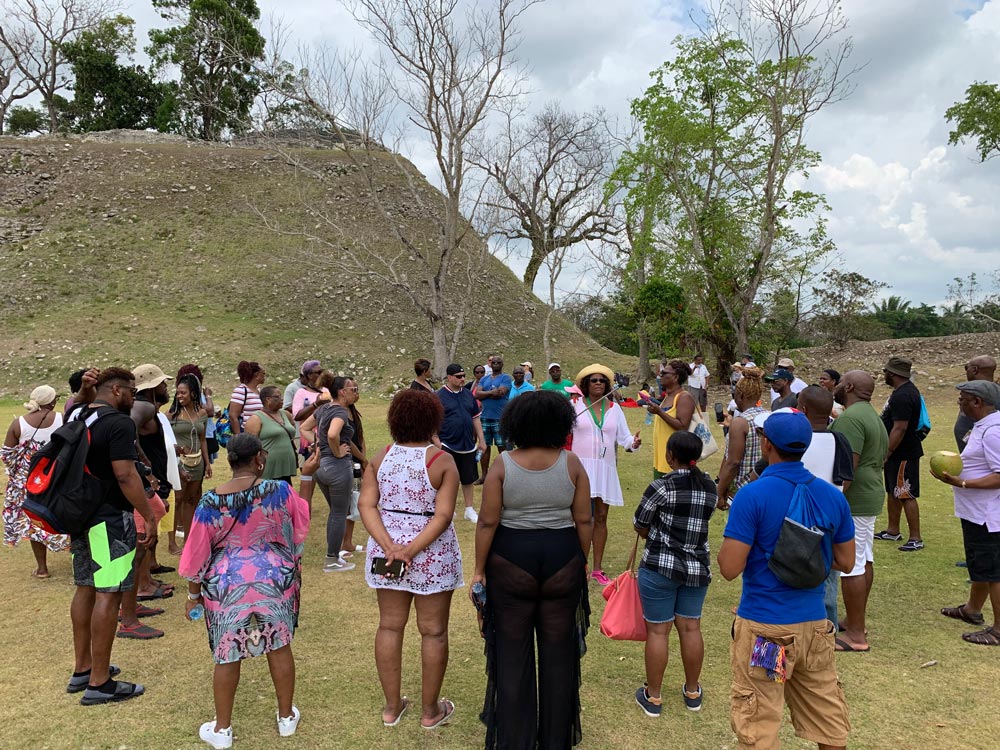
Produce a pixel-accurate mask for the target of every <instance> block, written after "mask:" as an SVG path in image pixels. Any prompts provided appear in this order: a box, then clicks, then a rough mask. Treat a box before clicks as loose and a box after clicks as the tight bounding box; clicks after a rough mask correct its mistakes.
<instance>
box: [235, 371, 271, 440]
mask: <svg viewBox="0 0 1000 750" xmlns="http://www.w3.org/2000/svg"><path fill="white" fill-rule="evenodd" d="M229 403H230V404H240V405H242V406H243V411H241V412H240V423H241V424H246V423H247V420H248V419H250V417H251V415H253V414H254V412H258V411H260V410H261V409H263V408H264V404H262V403H261V400H260V394H259V393H257V391H256V390H254V389H252V388H250V386H247V385H244V384H243V383H240V384H239V385H238V386H236V388H234V389H233V395H232V396H230V397H229ZM234 432H235V430H234Z"/></svg>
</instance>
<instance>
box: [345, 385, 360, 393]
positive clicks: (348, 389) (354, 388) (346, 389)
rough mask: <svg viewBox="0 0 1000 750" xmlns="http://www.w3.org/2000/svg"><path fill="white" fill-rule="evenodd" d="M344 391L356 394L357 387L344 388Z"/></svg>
mask: <svg viewBox="0 0 1000 750" xmlns="http://www.w3.org/2000/svg"><path fill="white" fill-rule="evenodd" d="M344 390H345V391H353V392H354V393H357V392H358V386H354V387H353V388H345V389H344Z"/></svg>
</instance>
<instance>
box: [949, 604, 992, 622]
mask: <svg viewBox="0 0 1000 750" xmlns="http://www.w3.org/2000/svg"><path fill="white" fill-rule="evenodd" d="M941 614H942V615H944V616H945V617H950V618H952V619H953V620H961V621H962V622H967V623H969V624H970V625H982V624H983V623H984V622H985V620H984V619H983V613H982V612H978V613H975V614H973V613H972V612H966V611H965V603H962V604H959V605H958V606H957V607H944V608H943V609H942V610H941Z"/></svg>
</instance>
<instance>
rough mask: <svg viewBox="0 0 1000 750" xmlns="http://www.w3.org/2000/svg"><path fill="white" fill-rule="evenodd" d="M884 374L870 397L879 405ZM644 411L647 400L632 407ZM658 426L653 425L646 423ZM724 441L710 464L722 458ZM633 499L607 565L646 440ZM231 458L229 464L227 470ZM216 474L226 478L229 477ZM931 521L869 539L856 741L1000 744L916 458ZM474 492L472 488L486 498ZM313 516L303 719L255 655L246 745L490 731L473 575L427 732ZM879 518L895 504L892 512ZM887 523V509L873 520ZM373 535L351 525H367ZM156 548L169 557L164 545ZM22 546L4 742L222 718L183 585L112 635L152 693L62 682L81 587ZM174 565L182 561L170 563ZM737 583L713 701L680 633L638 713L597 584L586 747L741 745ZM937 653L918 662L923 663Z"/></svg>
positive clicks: (785, 733) (150, 733) (995, 653)
mask: <svg viewBox="0 0 1000 750" xmlns="http://www.w3.org/2000/svg"><path fill="white" fill-rule="evenodd" d="M885 394H886V389H885V387H884V386H882V387H880V389H879V393H878V394H877V395H876V398H875V403H876V405H877V406H881V403H882V401H883V400H884V398H885ZM928 395H929V396H930V405H931V413H932V417H933V420H934V425H935V426H934V431H933V432H932V433H931V436H930V437H929V438H928V441H927V443H926V444H925V449H926V450H927V451H932V450H939V449H945V448H950V447H951V446H952V437H951V425H952V423H953V421H954V416H955V409H956V407H955V391H954V390H949V389H946V388H938V389H934V390H932V391H929V393H928ZM14 407H15V405H14V404H7V405H6V406H0V424H7V420H9V419H10V417H11V416H12V415H13V414H14V413H15V411H14ZM362 412H363V414H364V416H365V418H366V427H367V429H368V431H369V435H370V437H369V442H370V444H371V445H373V446H378V445H382V444H384V443H386V442H388V436H387V434H386V429H385V425H384V412H385V404H384V403H383V402H379V401H376V400H366V401H365V402H363V404H362ZM629 418H630V422H631V424H632V426H633V429H634V428H635V427H638V426H639V425H640V424H641V423H642V420H643V414H642V413H641V412H639V411H638V410H631V411H630V413H629ZM642 434H643V436H644V437H645V438H646V439H647V440H650V441H651V437H652V436H651V430H650V429H649V428H644V429H643V433H642ZM718 461H719V459H718V457H713V459H712V460H710V461H709V462H707V464H706V466H705V468H706V470H708V471H710V472H715V471H716V470H717V467H718ZM619 466H620V472H621V477H622V484H623V489H624V492H625V497H626V507H625V508H623V509H613V510H612V511H611V515H610V526H611V534H610V539H609V544H608V554H607V564H606V566H605V567H606V569H607V570H608V572H609V574H613V573H614V572H616V571H618V570H620V569H621V568H622V567H623V566H624V563H625V558H626V556H627V553H628V549H629V548H630V546H631V543H632V539H633V538H634V537H633V536H632V534H631V532H630V521H631V512H632V510H634V507H635V504H636V500H637V499H638V497H639V495H640V494H641V492H642V491H643V489H644V488H645V486H646V482H647V478H648V477H649V473H650V454H649V443H647V444H646V445H645V446H643V448H642V449H641V451H640V452H639V453H638V454H636V455H629V454H626V455H623V456H621V458H620V464H619ZM224 473H225V472H220V474H224ZM223 479H224V476H219V477H217V478H216V480H215V481H223ZM922 482H923V488H922V489H923V497H922V498H921V508H922V519H921V520H922V523H923V526H924V538H925V540H926V541H927V548H926V549H925V550H924V551H922V552H919V553H911V554H905V553H901V552H897V551H896V549H895V546H896V545H893V544H889V543H883V542H879V543H878V546H877V548H876V551H875V554H876V561H875V576H876V577H875V587H874V591H873V593H872V602H871V605H870V608H869V619H868V625H869V628H870V631H871V635H870V641H871V644H872V651H871V653H869V654H843V655H838V657H837V665H838V670H839V672H840V677H841V680H842V681H843V683H844V685H845V689H846V693H847V698H848V702H849V705H850V710H851V721H852V724H853V731H852V734H851V739H850V745H851V747H854V748H865V749H866V750H867V749H871V750H905V749H914V750H915V749H917V748H919V749H920V750H923V749H924V748H927V747H935V748H937V747H940V748H949V749H950V750H958V749H961V748H969V749H973V748H986V747H990V746H991V743H992V740H990V739H989V738H990V737H992V736H993V735H994V733H995V727H996V706H997V705H998V704H1000V679H998V677H1000V668H998V664H1000V649H996V650H992V649H988V648H984V647H979V646H972V645H968V644H965V643H963V642H962V641H961V639H960V634H961V633H962V632H963V631H964V630H969V629H971V628H969V627H967V626H964V625H963V624H962V623H959V622H956V621H954V620H948V619H945V618H943V617H942V616H941V615H940V614H938V610H939V609H940V608H941V607H942V606H950V605H955V604H958V603H960V602H962V601H964V599H965V597H966V596H967V592H968V586H967V585H966V583H965V579H966V575H965V571H964V570H960V569H958V568H956V567H954V562H955V561H956V560H959V559H961V558H962V547H961V539H960V531H959V524H958V521H957V520H956V519H955V518H954V517H953V515H952V505H951V493H950V491H946V488H945V487H944V485H941V484H940V483H938V482H936V481H934V480H933V479H932V478H931V477H930V475H929V474H928V473H927V470H926V466H924V472H923V474H922ZM477 502H478V498H477ZM314 510H315V512H316V517H315V520H314V522H313V525H312V529H311V531H310V535H309V540H308V543H307V551H306V557H305V564H304V569H303V579H304V583H303V593H302V597H303V598H302V626H301V628H300V630H299V631H298V634H297V636H296V639H295V643H294V650H295V653H296V657H297V665H298V680H297V694H296V702H297V704H298V705H299V707H300V708H301V710H302V716H303V718H302V723H301V725H300V728H299V732H298V734H297V735H296V737H295V738H294V739H289V740H282V741H280V742H279V741H278V739H277V734H276V730H275V726H274V710H275V707H274V698H273V691H272V688H271V684H270V679H269V677H268V674H267V668H266V663H265V661H264V660H263V659H256V660H252V661H250V662H247V663H246V664H244V671H243V681H242V683H241V685H240V689H239V691H238V694H237V700H236V710H235V716H234V726H235V728H236V734H237V738H238V739H237V742H236V745H235V747H238V748H242V750H263V749H264V748H268V749H270V748H274V747H287V748H330V749H339V748H387V749H388V748H391V749H392V750H397V749H399V748H424V747H426V748H435V750H437V749H439V748H456V749H458V748H463V749H464V748H473V747H477V746H481V744H482V738H483V729H482V726H481V725H480V724H479V722H478V719H477V715H478V713H479V710H480V708H481V707H482V696H483V690H484V687H485V677H484V674H483V655H482V644H481V641H480V639H479V637H478V634H477V631H476V626H475V618H474V614H473V608H472V605H471V604H470V603H469V602H468V599H467V598H466V592H465V590H464V589H463V590H461V591H459V592H458V593H457V594H456V597H455V600H454V604H453V608H452V619H451V628H450V639H451V659H450V663H449V668H448V673H447V675H446V677H445V683H444V689H443V695H444V696H445V697H449V698H451V699H453V700H454V701H455V703H456V705H457V713H456V718H455V721H454V724H452V725H451V726H448V727H445V728H442V729H441V730H440V731H437V732H433V733H428V732H425V731H423V730H421V729H420V728H419V727H418V726H417V725H418V723H419V722H418V719H417V715H415V714H412V713H411V714H410V715H409V716H408V717H407V719H406V720H404V722H403V724H402V725H401V726H400V727H398V728H396V729H392V730H388V729H384V728H383V727H382V725H381V722H380V710H381V706H382V695H381V691H380V688H379V684H378V679H377V675H376V672H375V665H374V660H373V653H372V652H373V639H374V633H375V627H376V623H377V608H376V604H375V597H374V594H373V592H372V591H371V590H369V589H368V588H367V587H366V586H365V584H364V581H363V576H362V575H361V571H360V570H355V571H352V572H350V573H347V574H336V575H332V574H331V575H324V574H323V573H322V572H321V570H320V569H321V567H322V555H323V553H324V549H323V546H324V541H323V540H324V524H325V520H326V508H325V506H324V503H323V501H322V498H321V497H319V493H317V498H316V502H314ZM880 520H884V516H883V518H882V519H880ZM724 524H725V516H724V514H718V515H717V516H716V517H715V518H713V520H712V524H711V544H712V550H713V555H714V553H715V552H716V551H717V550H718V547H719V542H720V539H721V534H722V530H723V527H724ZM456 528H457V530H458V534H459V539H460V542H461V545H462V551H463V556H464V561H465V571H466V577H467V579H468V577H469V576H470V575H471V565H472V559H473V529H472V526H471V524H469V523H467V522H465V521H461V520H457V521H456ZM879 528H881V525H880V526H879ZM363 538H364V534H363V533H358V534H357V535H356V539H357V541H361V540H362V539H363ZM161 559H171V558H168V557H167V556H166V555H165V554H164V555H162V557H161ZM31 564H32V563H31V553H30V549H29V548H28V546H27V545H21V546H19V547H18V548H16V549H15V550H4V552H3V554H0V577H2V580H3V581H4V592H5V599H4V600H5V602H6V604H7V607H8V615H7V618H6V622H7V628H6V630H7V633H8V635H7V644H8V645H7V650H8V658H7V659H6V660H5V661H4V663H3V665H2V667H0V681H2V683H3V684H4V685H5V686H6V688H5V690H4V714H5V716H6V717H7V718H6V719H5V721H4V730H3V735H2V737H3V739H2V741H0V745H2V746H4V747H13V746H15V744H16V745H21V746H24V747H37V748H157V749H159V748H163V749H174V748H178V749H181V750H188V749H189V748H190V749H191V750H193V749H194V748H197V747H200V744H199V742H198V741H197V729H198V725H199V724H200V723H201V722H203V721H206V720H208V719H210V718H211V717H212V695H211V673H212V662H211V657H210V654H209V652H208V648H207V644H206V638H205V632H204V629H203V627H202V626H200V625H198V624H192V623H188V622H187V621H186V620H184V619H183V616H182V612H183V596H180V597H177V596H175V597H174V598H172V599H169V600H167V601H166V602H165V606H166V609H167V612H166V614H164V615H161V616H159V617H156V618H153V619H151V620H150V624H153V625H156V626H157V627H160V628H163V629H164V630H166V631H167V635H166V637H164V638H162V639H160V640H157V641H152V642H148V643H137V642H132V641H117V642H116V643H115V649H114V661H115V663H117V664H119V665H121V666H122V667H123V669H124V675H123V676H124V677H125V678H126V679H131V680H137V681H139V682H143V683H145V684H146V687H147V690H148V693H147V695H145V696H143V697H142V698H139V699H137V700H135V701H131V702H129V703H125V704H122V705H120V706H110V707H97V708H83V707H81V706H79V705H78V703H77V701H76V700H75V699H74V698H73V697H71V696H68V695H66V694H65V693H64V692H63V689H64V686H65V681H66V679H67V678H68V676H69V671H70V668H71V666H72V647H71V637H70V625H69V618H68V607H69V601H70V598H71V596H72V591H73V589H72V586H71V580H70V559H69V556H68V555H65V554H62V555H55V556H53V557H52V563H51V566H50V567H51V571H52V573H53V578H52V579H51V580H49V581H37V580H35V579H33V578H31V577H30V576H29V575H28V573H29V571H30V570H31ZM167 578H169V579H174V578H175V576H174V575H169V576H167ZM739 592H740V583H739V581H738V580H737V581H733V582H726V581H725V580H723V579H722V577H721V576H719V575H716V577H715V580H714V582H713V583H712V585H711V587H710V589H709V595H708V600H707V602H706V605H705V612H704V619H703V630H704V635H705V643H706V656H705V669H704V674H703V678H702V684H703V685H704V689H705V704H704V708H703V710H702V711H701V713H699V714H692V713H690V712H688V711H686V710H685V709H684V706H683V702H682V700H681V696H680V684H681V681H682V673H681V670H680V660H679V655H678V651H677V642H676V639H675V638H672V642H671V649H672V651H671V663H670V665H669V666H668V669H667V675H666V679H665V699H666V700H665V705H664V715H663V716H662V717H661V718H660V719H658V720H652V719H648V718H647V717H645V716H644V715H643V714H642V713H641V712H640V710H639V708H638V707H637V706H636V705H635V704H634V701H633V699H632V693H633V692H634V691H635V688H636V687H637V686H638V685H640V684H641V683H642V681H643V655H642V645H641V644H638V643H619V642H613V641H609V640H608V639H606V638H604V637H603V636H602V635H601V634H600V632H599V630H598V623H599V620H600V614H601V611H602V609H603V606H604V601H603V599H602V598H601V596H600V591H599V589H597V588H596V587H594V586H591V590H590V595H591V604H592V606H593V608H594V619H593V627H592V629H591V632H590V636H589V639H588V646H589V652H588V653H587V655H586V656H585V657H584V660H583V688H582V702H583V707H584V712H583V732H584V740H583V744H582V747H584V748H587V749H588V750H594V749H599V748H637V749H640V748H641V749H642V750H647V749H648V748H654V747H670V748H674V749H677V750H685V749H690V750H702V749H703V748H711V749H713V750H716V749H718V750H724V749H726V748H735V738H734V737H733V735H732V733H731V731H730V728H729V706H728V691H729V676H730V675H729V655H728V647H729V628H730V624H731V622H732V616H731V615H730V607H732V606H733V605H734V604H736V602H737V600H738V597H739ZM406 637H407V640H406V643H405V653H404V665H403V685H404V692H405V693H407V694H408V695H409V696H411V697H413V696H418V695H419V689H420V687H419V685H420V683H419V651H418V648H419V639H418V634H417V632H416V628H415V624H414V623H413V621H412V619H411V623H410V625H409V627H408V631H407V636H406ZM932 660H934V661H936V662H937V664H936V666H933V667H928V668H925V669H921V668H920V667H921V665H922V664H924V663H925V662H928V661H932ZM782 741H783V746H784V747H786V748H793V749H798V748H806V747H814V746H813V745H809V744H808V743H803V742H801V741H799V740H797V739H796V738H795V737H794V736H793V733H792V731H791V726H790V725H789V724H787V723H786V726H785V727H784V729H783V730H782Z"/></svg>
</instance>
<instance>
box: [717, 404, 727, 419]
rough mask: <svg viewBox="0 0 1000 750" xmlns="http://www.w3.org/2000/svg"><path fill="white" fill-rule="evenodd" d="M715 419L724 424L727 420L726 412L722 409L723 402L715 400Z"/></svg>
mask: <svg viewBox="0 0 1000 750" xmlns="http://www.w3.org/2000/svg"><path fill="white" fill-rule="evenodd" d="M715 421H716V422H718V423H719V424H722V423H723V422H725V421H726V412H725V411H723V409H722V404H720V403H719V402H718V401H716V402H715Z"/></svg>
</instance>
